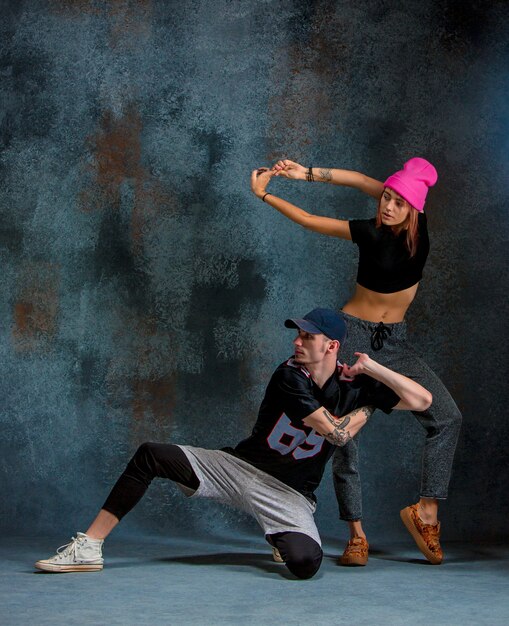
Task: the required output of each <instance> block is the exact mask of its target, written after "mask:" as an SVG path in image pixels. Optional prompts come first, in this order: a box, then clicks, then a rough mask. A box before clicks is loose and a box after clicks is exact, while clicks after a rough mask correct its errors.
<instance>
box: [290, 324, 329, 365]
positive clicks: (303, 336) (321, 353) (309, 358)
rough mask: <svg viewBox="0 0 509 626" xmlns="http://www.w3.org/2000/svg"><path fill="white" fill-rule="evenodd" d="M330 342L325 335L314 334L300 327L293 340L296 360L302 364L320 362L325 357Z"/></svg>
mask: <svg viewBox="0 0 509 626" xmlns="http://www.w3.org/2000/svg"><path fill="white" fill-rule="evenodd" d="M330 343H331V340H330V339H328V338H327V337H326V336H325V335H321V334H320V335H312V334H311V333H307V332H306V331H305V330H300V329H299V331H298V334H297V337H295V339H294V340H293V345H294V359H295V362H296V363H299V364H301V365H312V364H314V363H320V362H321V361H323V359H324V358H325V354H326V352H327V348H328V347H329V345H330Z"/></svg>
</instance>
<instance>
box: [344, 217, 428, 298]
mask: <svg viewBox="0 0 509 626" xmlns="http://www.w3.org/2000/svg"><path fill="white" fill-rule="evenodd" d="M348 223H349V226H350V234H351V236H352V241H353V242H354V243H355V244H357V245H358V246H359V268H358V271H357V282H358V283H359V285H362V287H366V289H371V290H372V291H377V292H378V293H394V292H396V291H401V290H402V289H407V288H408V287H412V285H415V283H418V282H419V281H420V280H421V278H422V270H423V269H424V265H425V264H426V259H427V258H428V253H429V237H428V227H427V219H426V216H425V214H424V213H419V217H418V233H419V241H418V244H417V252H416V253H415V255H414V256H413V257H412V258H410V253H409V252H408V250H407V248H406V245H405V238H406V231H402V232H401V233H399V235H395V234H394V232H393V231H392V228H391V227H390V226H386V225H383V224H382V226H380V227H379V228H377V227H376V220H375V218H372V219H369V220H350V221H349V222H348Z"/></svg>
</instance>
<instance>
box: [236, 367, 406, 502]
mask: <svg viewBox="0 0 509 626" xmlns="http://www.w3.org/2000/svg"><path fill="white" fill-rule="evenodd" d="M341 371H342V367H341V366H340V365H338V368H337V370H336V371H335V373H334V374H333V375H332V376H331V377H330V378H329V380H328V381H327V382H326V383H325V385H324V386H323V387H322V388H321V389H320V387H318V386H317V385H316V384H315V383H314V381H313V379H312V378H311V375H310V374H309V372H308V371H307V370H306V368H305V367H303V366H300V365H298V364H296V363H295V362H294V360H293V359H289V360H288V361H286V362H285V363H282V364H281V365H280V366H279V367H278V368H277V370H276V371H275V372H274V374H273V375H272V378H271V379H270V382H269V384H268V386H267V390H266V392H265V397H264V399H263V401H262V404H261V406H260V410H259V413H258V419H257V421H256V423H255V425H254V428H253V431H252V433H251V436H250V437H248V438H247V439H244V440H243V441H241V442H240V443H239V444H238V445H237V447H236V448H235V449H231V448H226V449H225V451H227V452H230V453H231V454H234V455H235V456H238V457H239V458H241V459H243V460H245V461H247V462H248V463H251V464H252V465H254V466H255V467H257V468H259V469H261V470H263V471H264V472H267V474H270V475H271V476H274V477H275V478H277V479H279V480H280V481H281V482H283V483H285V484H287V485H289V486H290V487H292V488H293V489H295V490H297V491H299V492H300V493H302V494H304V495H305V496H307V497H309V498H311V499H313V498H314V496H313V492H314V490H315V489H316V488H317V487H318V484H319V483H320V480H321V478H322V475H323V471H324V468H325V464H326V463H327V461H328V460H329V458H330V457H331V455H332V453H333V452H334V449H335V448H336V446H333V445H332V444H330V443H329V442H328V441H327V440H326V439H324V437H322V436H321V435H319V434H318V433H317V432H316V431H315V430H314V429H312V428H310V427H309V426H305V425H304V423H303V419H304V418H305V417H307V416H308V415H310V414H311V413H313V412H314V411H316V410H317V409H319V408H320V407H321V406H324V407H325V408H326V409H327V410H328V411H329V412H330V413H332V414H333V415H335V416H336V417H341V416H343V415H345V414H346V413H349V412H350V411H352V410H353V409H356V408H359V407H363V406H368V405H372V406H375V407H377V408H380V409H382V411H385V412H386V413H390V412H391V410H392V408H393V407H394V406H395V405H396V404H397V403H398V402H399V397H398V396H397V395H396V394H395V393H394V391H392V389H390V388H389V387H387V386H386V385H383V384H382V383H379V382H377V381H376V380H374V379H373V378H370V377H369V376H366V375H364V374H361V375H359V376H356V377H355V379H354V380H350V379H343V378H342V375H341Z"/></svg>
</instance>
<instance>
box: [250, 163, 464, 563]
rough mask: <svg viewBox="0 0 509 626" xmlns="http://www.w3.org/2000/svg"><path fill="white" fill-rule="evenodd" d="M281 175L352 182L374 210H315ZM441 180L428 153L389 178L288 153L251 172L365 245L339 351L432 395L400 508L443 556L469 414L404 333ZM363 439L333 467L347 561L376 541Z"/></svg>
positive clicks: (316, 223) (438, 557)
mask: <svg viewBox="0 0 509 626" xmlns="http://www.w3.org/2000/svg"><path fill="white" fill-rule="evenodd" d="M273 176H283V177H285V178H288V179H292V180H307V181H309V182H312V181H316V182H325V183H331V184H334V185H340V186H347V187H354V188H355V189H359V190H360V191H362V192H364V193H366V194H368V195H369V196H372V197H373V198H376V199H377V201H378V210H377V214H376V217H374V218H372V219H361V220H338V219H333V218H329V217H321V216H317V215H312V214H310V213H308V212H306V211H304V210H302V209H300V208H299V207H297V206H295V205H293V204H291V203H290V202H287V201H286V200H283V199H282V198H279V197H277V196H275V195H274V194H272V193H270V192H268V191H267V185H268V183H269V182H270V180H271V178H272V177H273ZM436 181H437V173H436V170H435V168H434V167H433V165H432V164H431V163H429V162H428V161H426V160H425V159H421V158H413V159H410V160H409V161H407V162H406V163H405V165H404V168H403V170H400V171H398V172H396V173H395V174H393V175H392V176H390V177H389V178H388V179H387V180H386V181H385V182H384V183H382V182H380V181H378V180H375V179H373V178H370V177H368V176H366V175H364V174H361V173H359V172H353V171H349V170H343V169H329V168H314V167H313V168H311V167H309V168H306V167H303V166H302V165H299V164H298V163H295V162H293V161H289V160H283V161H279V162H278V163H276V165H274V167H273V168H272V169H271V170H268V169H266V168H260V169H258V170H255V171H254V172H253V173H252V176H251V188H252V191H253V193H254V194H255V195H256V196H258V197H259V198H261V199H262V200H263V201H264V202H266V203H267V204H269V205H270V206H272V207H273V208H275V209H276V210H277V211H279V212H280V213H282V214H283V215H284V216H286V217H288V218H289V219H291V220H292V221H294V222H296V223H297V224H299V225H300V226H304V227H305V228H308V229H309V230H313V231H315V232H318V233H321V234H323V235H329V236H332V237H340V238H342V239H347V240H350V241H352V242H353V243H355V244H356V245H357V246H358V247H359V266H358V272H357V284H356V285H355V289H354V292H353V295H352V296H351V298H350V299H349V300H348V302H346V304H345V305H344V306H343V309H342V310H343V313H344V315H345V317H346V319H347V322H348V337H347V339H346V342H345V345H344V346H342V349H341V352H342V356H343V357H344V360H345V361H346V362H348V361H349V360H351V355H352V354H353V352H354V351H355V352H366V353H368V354H370V355H373V354H376V358H377V360H378V361H379V362H381V363H382V364H384V365H386V366H387V367H390V368H391V369H393V370H395V371H397V372H400V373H402V374H404V375H406V376H409V377H410V378H413V379H415V380H417V381H418V382H419V383H420V384H421V385H422V386H423V387H425V388H426V389H428V390H429V391H430V392H431V393H432V395H433V403H432V405H431V407H430V408H429V409H427V410H426V411H423V412H414V415H415V417H416V418H417V420H418V421H419V423H420V424H421V425H422V427H423V428H424V429H425V431H426V442H425V446H424V452H423V464H422V480H421V492H420V499H419V501H418V502H417V503H416V504H413V505H411V506H408V507H406V508H405V509H403V510H402V511H401V513H400V515H401V519H402V520H403V522H404V524H405V526H406V527H407V529H408V531H409V532H410V533H411V535H412V537H413V538H414V540H415V542H416V543H417V546H418V547H419V549H420V550H421V552H422V553H423V554H424V555H425V556H426V558H427V559H428V560H429V561H430V562H431V563H433V564H439V563H441V562H442V558H443V554H442V549H441V547H440V541H439V539H440V524H439V522H438V518H437V516H438V501H439V500H444V499H446V498H447V490H448V485H449V480H450V475H451V467H452V462H453V457H454V451H455V448H456V443H457V439H458V435H459V430H460V426H461V414H460V412H459V409H458V407H457V406H456V404H455V402H454V400H453V399H452V397H451V395H450V394H449V392H448V391H447V389H446V388H445V387H444V385H443V383H442V382H441V381H440V379H439V378H438V377H437V376H436V375H435V374H434V373H433V372H432V370H431V369H430V368H429V367H428V366H427V365H426V363H424V361H422V359H420V358H419V357H418V356H417V354H416V353H415V352H414V351H413V349H412V348H411V346H409V345H408V343H407V342H406V323H405V314H406V312H407V310H408V307H409V306H410V304H411V303H412V301H413V299H414V298H415V295H416V293H417V289H418V286H419V281H420V280H421V278H422V270H423V268H424V265H425V263H426V258H427V256H428V251H429V239H428V231H427V223H426V216H425V214H424V211H423V209H424V203H425V199H426V195H427V192H428V188H429V187H432V186H433V185H434V184H435V183H436ZM358 445H359V442H358V441H356V440H352V441H351V442H350V443H349V444H348V445H347V446H345V447H343V448H340V449H338V450H337V451H336V453H335V455H334V460H333V475H334V486H335V490H336V497H337V499H338V505H339V511H340V518H341V519H342V520H345V521H347V522H348V524H349V527H350V540H349V542H348V544H347V546H346V549H345V552H344V553H343V556H342V557H341V559H340V562H341V563H342V564H343V565H365V564H366V563H367V560H368V548H369V545H368V542H367V540H366V535H365V533H364V531H363V529H362V523H361V518H362V503H361V482H360V477H359V470H358V466H359V453H358Z"/></svg>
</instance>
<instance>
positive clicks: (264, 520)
mask: <svg viewBox="0 0 509 626" xmlns="http://www.w3.org/2000/svg"><path fill="white" fill-rule="evenodd" d="M179 448H180V449H181V450H182V451H183V452H184V454H185V455H186V457H187V459H188V461H189V463H191V466H192V468H193V470H194V473H195V474H196V476H197V477H198V479H199V481H200V486H199V487H198V489H197V490H196V491H193V490H192V489H189V488H188V487H185V486H183V485H179V486H180V488H181V490H182V491H183V492H184V493H185V494H186V495H187V496H189V497H195V498H211V499H213V500H217V501H218V502H222V503H223V504H228V505H229V506H233V507H235V508H238V509H241V510H242V511H245V512H246V513H249V514H250V515H252V516H253V517H254V518H255V520H256V521H257V522H258V524H259V525H260V526H261V527H262V529H263V533H264V535H274V534H276V533H281V532H294V533H302V534H304V535H307V536H308V537H311V538H312V539H314V540H315V541H316V543H317V544H318V545H319V546H320V545H321V543H322V542H321V540H320V535H319V534H318V529H317V528H316V524H315V520H314V518H313V515H314V512H315V509H316V504H315V503H314V502H311V501H310V500H308V499H307V498H306V497H305V496H303V495H302V494H301V493H299V492H298V491H296V490H295V489H292V488H291V487H289V486H288V485H285V484H284V483H282V482H281V481H280V480H278V479H277V478H274V477H273V476H270V475H269V474H267V473H265V472H263V471H262V470H259V469H257V468H256V467H254V465H251V464H250V463H246V461H243V460H242V459H238V458H237V457H235V456H233V455H231V454H228V453H227V452H223V451H222V450H207V449H205V448H195V447H192V446H179Z"/></svg>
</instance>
